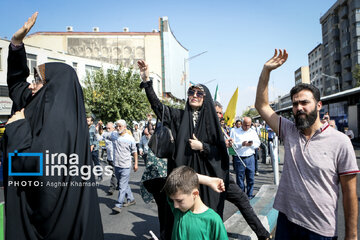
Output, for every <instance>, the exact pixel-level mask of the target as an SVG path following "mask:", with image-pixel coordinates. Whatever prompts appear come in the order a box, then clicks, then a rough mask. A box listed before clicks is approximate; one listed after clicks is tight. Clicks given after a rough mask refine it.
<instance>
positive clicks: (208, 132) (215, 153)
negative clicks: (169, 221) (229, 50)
mask: <svg viewBox="0 0 360 240" xmlns="http://www.w3.org/2000/svg"><path fill="white" fill-rule="evenodd" d="M200 88H202V89H203V90H204V91H205V97H204V101H203V105H202V106H201V108H200V109H199V111H200V113H199V117H198V121H197V123H196V126H195V128H194V123H193V110H192V109H191V107H190V105H189V101H187V103H186V106H185V110H184V114H183V116H182V119H181V123H180V128H179V130H178V131H177V136H176V139H175V145H176V148H175V149H176V150H175V157H174V161H175V167H178V166H182V165H186V166H189V167H191V168H193V169H194V170H195V171H196V172H197V173H200V174H203V175H207V176H211V177H219V178H222V179H223V180H224V181H225V184H226V186H227V183H228V177H229V157H228V154H227V149H226V145H225V141H224V137H223V133H222V130H221V127H220V123H219V118H218V116H217V114H216V111H215V106H214V101H213V100H212V97H211V94H210V91H209V89H208V88H207V87H206V86H204V85H200ZM193 134H195V136H196V138H197V139H198V140H199V141H201V142H202V143H203V147H204V151H203V152H200V151H194V150H192V149H191V148H190V144H189V139H191V138H193ZM224 194H225V193H222V194H221V196H219V193H216V192H214V191H213V190H211V189H210V188H208V187H206V186H204V185H201V186H200V196H201V199H202V200H203V202H204V203H205V204H206V205H208V206H209V207H211V208H213V209H214V210H216V211H217V212H218V213H219V214H220V215H222V211H223V207H224V205H223V204H224Z"/></svg>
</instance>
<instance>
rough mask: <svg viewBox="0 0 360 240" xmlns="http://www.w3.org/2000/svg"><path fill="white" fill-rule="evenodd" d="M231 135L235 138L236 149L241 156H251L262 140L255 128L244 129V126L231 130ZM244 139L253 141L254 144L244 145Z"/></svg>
mask: <svg viewBox="0 0 360 240" xmlns="http://www.w3.org/2000/svg"><path fill="white" fill-rule="evenodd" d="M230 137H231V138H232V139H233V142H234V143H235V146H236V147H234V146H233V147H234V150H235V151H236V153H237V154H239V157H249V156H251V155H253V154H255V149H256V148H258V147H259V146H260V140H259V137H258V135H257V133H256V131H255V130H254V129H251V128H250V129H248V130H247V131H244V130H243V129H242V127H240V128H233V129H231V132H230ZM244 141H247V142H249V141H253V144H252V146H250V147H247V146H242V143H243V142H244Z"/></svg>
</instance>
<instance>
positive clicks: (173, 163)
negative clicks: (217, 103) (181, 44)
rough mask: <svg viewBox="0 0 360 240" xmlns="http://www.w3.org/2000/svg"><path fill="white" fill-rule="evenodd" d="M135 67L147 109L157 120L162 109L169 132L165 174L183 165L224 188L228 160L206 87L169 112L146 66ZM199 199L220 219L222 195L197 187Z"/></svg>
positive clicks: (191, 92) (192, 92) (192, 89)
mask: <svg viewBox="0 0 360 240" xmlns="http://www.w3.org/2000/svg"><path fill="white" fill-rule="evenodd" d="M138 66H139V68H140V72H141V78H142V79H143V82H142V83H141V85H140V87H141V88H145V91H146V95H147V97H148V100H149V102H150V104H151V107H152V109H153V111H154V112H155V114H156V116H157V117H158V118H160V119H161V116H162V111H163V106H165V108H164V111H165V112H164V122H163V124H164V125H165V126H167V127H169V128H170V129H171V132H172V134H173V136H174V139H175V153H174V154H173V157H172V159H168V173H170V172H171V171H172V170H173V169H174V168H176V167H179V166H182V165H186V166H189V167H191V168H193V169H194V170H195V171H196V172H197V173H199V174H203V175H207V176H211V177H219V178H221V179H223V180H224V182H225V186H226V187H227V184H228V178H229V157H228V154H227V149H226V145H225V140H224V137H223V134H222V130H221V127H220V124H219V119H218V117H217V115H216V111H215V107H214V102H213V100H212V98H211V94H210V92H209V90H208V89H207V87H205V86H204V85H200V84H199V85H195V86H192V87H190V88H189V90H188V100H187V102H186V106H185V110H180V109H176V108H171V107H168V106H166V105H163V104H162V103H161V102H160V101H159V99H158V98H157V96H156V94H155V92H154V90H153V87H152V81H151V80H150V79H149V70H148V67H147V65H146V63H145V62H144V61H138ZM200 196H201V200H203V202H204V203H205V204H206V205H207V206H209V207H210V208H212V209H213V210H215V211H216V212H217V213H218V214H219V215H220V216H222V214H223V210H224V199H225V192H223V193H216V192H214V191H213V190H211V189H210V188H208V187H206V186H204V185H201V186H200ZM170 231H171V229H170Z"/></svg>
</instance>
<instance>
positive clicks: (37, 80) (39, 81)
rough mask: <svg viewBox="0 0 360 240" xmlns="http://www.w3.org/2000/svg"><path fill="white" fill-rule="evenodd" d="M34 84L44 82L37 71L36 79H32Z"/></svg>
mask: <svg viewBox="0 0 360 240" xmlns="http://www.w3.org/2000/svg"><path fill="white" fill-rule="evenodd" d="M31 83H32V84H39V83H43V82H42V80H41V78H40V77H39V75H38V74H37V73H35V74H34V79H33V80H32V81H31Z"/></svg>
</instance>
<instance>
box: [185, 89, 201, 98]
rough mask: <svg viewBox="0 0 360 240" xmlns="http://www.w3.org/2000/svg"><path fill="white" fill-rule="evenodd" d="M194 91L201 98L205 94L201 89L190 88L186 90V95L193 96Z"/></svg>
mask: <svg viewBox="0 0 360 240" xmlns="http://www.w3.org/2000/svg"><path fill="white" fill-rule="evenodd" d="M195 93H196V96H197V97H199V98H203V97H204V96H205V93H204V92H203V91H197V90H192V89H189V90H188V96H189V97H190V96H191V97H192V96H194V95H195Z"/></svg>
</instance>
